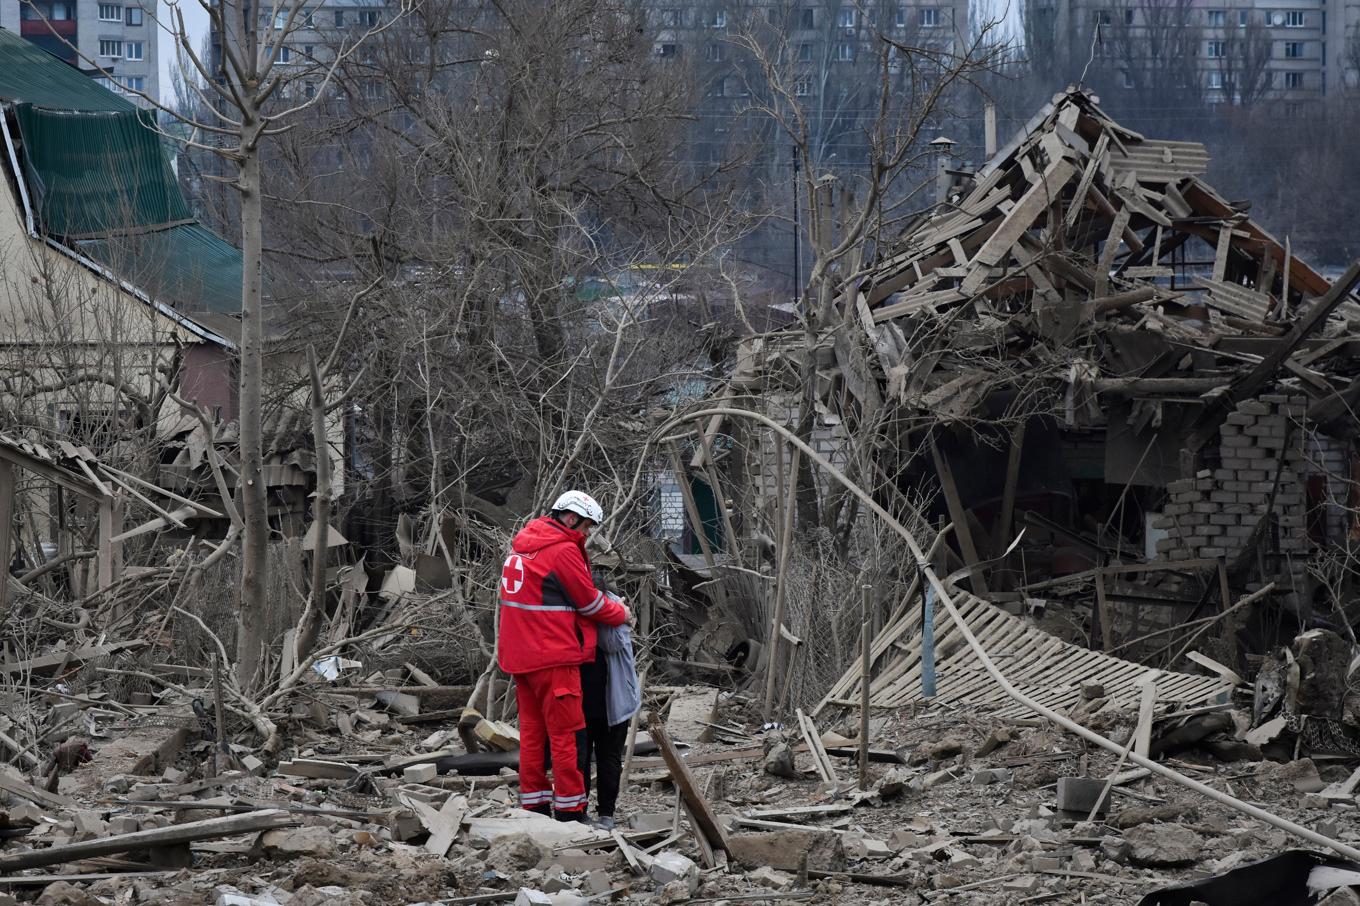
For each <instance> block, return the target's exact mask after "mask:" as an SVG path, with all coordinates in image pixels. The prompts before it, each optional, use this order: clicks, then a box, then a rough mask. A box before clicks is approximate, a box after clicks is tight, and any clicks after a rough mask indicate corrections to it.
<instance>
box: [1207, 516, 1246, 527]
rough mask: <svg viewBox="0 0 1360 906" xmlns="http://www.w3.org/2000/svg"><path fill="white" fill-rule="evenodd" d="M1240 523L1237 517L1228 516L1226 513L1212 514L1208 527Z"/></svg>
mask: <svg viewBox="0 0 1360 906" xmlns="http://www.w3.org/2000/svg"><path fill="white" fill-rule="evenodd" d="M1240 523H1241V519H1240V518H1238V517H1237V516H1232V515H1229V514H1228V513H1213V514H1211V515H1210V516H1209V524H1210V525H1218V526H1224V525H1238V524H1240Z"/></svg>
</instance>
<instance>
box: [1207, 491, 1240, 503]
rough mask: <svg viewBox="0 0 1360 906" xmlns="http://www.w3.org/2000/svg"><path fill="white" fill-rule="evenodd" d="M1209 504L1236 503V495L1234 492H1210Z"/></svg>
mask: <svg viewBox="0 0 1360 906" xmlns="http://www.w3.org/2000/svg"><path fill="white" fill-rule="evenodd" d="M1209 502H1210V503H1237V494H1236V492H1234V491H1210V492H1209Z"/></svg>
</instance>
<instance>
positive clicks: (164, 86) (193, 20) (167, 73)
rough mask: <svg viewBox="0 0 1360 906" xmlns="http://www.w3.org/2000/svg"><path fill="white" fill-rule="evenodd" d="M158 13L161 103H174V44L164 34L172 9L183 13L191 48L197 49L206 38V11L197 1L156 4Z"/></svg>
mask: <svg viewBox="0 0 1360 906" xmlns="http://www.w3.org/2000/svg"><path fill="white" fill-rule="evenodd" d="M157 6H158V12H157V13H156V16H157V18H158V19H160V20H161V22H162V23H163V25H164V27H162V28H160V29H158V30H157V35H158V40H159V41H160V44H159V46H158V47H157V51H158V59H159V60H160V69H161V97H160V100H161V103H162V104H171V103H174V100H175V95H174V89H173V88H172V87H171V75H172V73H173V72H174V71H175V68H176V63H175V42H174V39H173V38H172V37H171V35H169V34H168V33H167V32H166V28H168V27H169V26H170V24H171V22H173V21H174V16H173V7H176V6H177V7H178V8H179V9H180V10H181V11H182V12H183V13H184V25H185V28H186V29H187V30H188V32H189V36H190V38H191V39H192V40H193V46H194V47H195V48H199V47H202V46H203V42H204V41H205V40H206V39H207V37H208V11H207V10H205V9H204V8H203V6H202V4H200V3H199V2H198V0H174V2H173V3H165V2H159V3H157Z"/></svg>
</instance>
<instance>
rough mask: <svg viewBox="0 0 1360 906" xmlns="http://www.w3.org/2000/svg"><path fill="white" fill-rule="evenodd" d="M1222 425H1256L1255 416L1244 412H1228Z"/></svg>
mask: <svg viewBox="0 0 1360 906" xmlns="http://www.w3.org/2000/svg"><path fill="white" fill-rule="evenodd" d="M1223 424H1225V425H1240V426H1242V427H1249V426H1253V425H1255V424H1256V416H1254V415H1250V414H1248V413H1246V412H1229V413H1228V417H1227V418H1225V419H1224V420H1223Z"/></svg>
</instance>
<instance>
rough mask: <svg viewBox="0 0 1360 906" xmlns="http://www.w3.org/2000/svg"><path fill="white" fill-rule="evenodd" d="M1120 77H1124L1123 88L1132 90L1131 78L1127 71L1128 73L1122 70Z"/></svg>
mask: <svg viewBox="0 0 1360 906" xmlns="http://www.w3.org/2000/svg"><path fill="white" fill-rule="evenodd" d="M1122 75H1123V76H1124V87H1125V88H1128V89H1132V88H1133V76H1132V75H1131V74H1130V73H1129V71H1128V70H1127V69H1126V70H1124V72H1123V73H1122Z"/></svg>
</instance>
